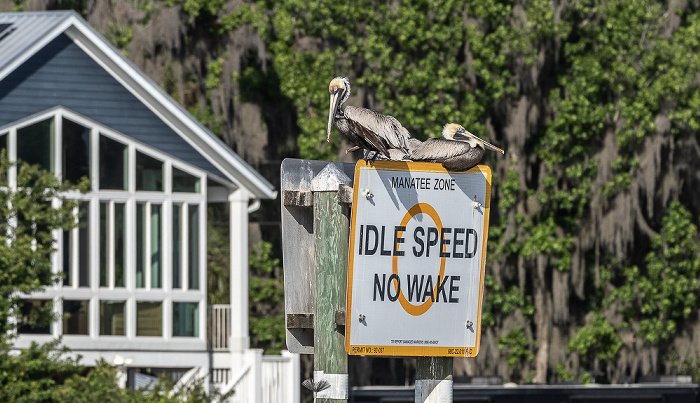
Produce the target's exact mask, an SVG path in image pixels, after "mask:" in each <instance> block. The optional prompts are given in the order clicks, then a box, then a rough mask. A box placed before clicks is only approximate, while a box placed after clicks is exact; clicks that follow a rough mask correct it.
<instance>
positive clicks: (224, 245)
mask: <svg viewBox="0 0 700 403" xmlns="http://www.w3.org/2000/svg"><path fill="white" fill-rule="evenodd" d="M208 207H209V211H208V212H207V283H208V284H207V298H208V303H209V304H230V303H231V296H230V294H229V290H230V287H231V285H230V284H229V281H230V278H231V263H230V258H231V244H230V241H229V236H228V230H229V225H228V221H227V220H226V217H220V214H219V213H220V211H219V209H218V208H217V207H218V206H216V207H215V205H211V204H210V205H209V206H208Z"/></svg>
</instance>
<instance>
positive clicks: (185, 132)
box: [0, 11, 277, 198]
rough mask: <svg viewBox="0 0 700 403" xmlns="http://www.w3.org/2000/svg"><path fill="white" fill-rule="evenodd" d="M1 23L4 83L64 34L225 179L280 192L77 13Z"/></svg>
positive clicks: (261, 192)
mask: <svg viewBox="0 0 700 403" xmlns="http://www.w3.org/2000/svg"><path fill="white" fill-rule="evenodd" d="M0 24H11V25H10V26H9V27H7V28H5V30H3V31H2V32H0V55H2V57H1V58H0V81H2V80H3V79H5V78H6V77H7V76H8V75H9V74H11V73H12V72H13V71H15V70H16V69H17V68H18V67H20V66H21V65H22V64H23V63H24V62H26V61H27V60H28V59H29V58H31V57H32V56H33V55H35V54H36V53H37V52H39V51H40V50H41V49H43V48H44V47H45V46H47V45H48V44H49V43H50V42H51V41H53V40H54V39H56V38H57V37H59V36H60V35H62V34H65V35H66V36H68V37H69V38H70V39H71V40H72V41H73V42H74V43H76V44H77V45H78V46H79V47H80V48H81V49H82V50H83V51H84V52H85V53H86V54H88V55H89V56H90V57H91V58H92V59H94V60H95V61H96V62H97V63H98V64H99V65H100V66H101V67H102V68H103V69H104V70H105V71H107V72H108V73H109V74H110V75H111V76H112V77H114V78H115V79H116V80H117V81H119V82H120V83H121V84H122V85H123V86H124V87H125V88H126V89H127V90H128V91H129V92H131V93H132V94H133V95H134V96H135V97H136V98H137V99H138V100H140V101H141V102H142V103H143V104H144V105H145V106H146V107H148V108H149V109H150V110H151V111H152V112H153V113H154V114H156V115H157V116H158V117H159V118H160V119H162V120H163V121H164V122H165V123H166V124H167V125H168V126H170V128H171V129H172V130H173V131H174V132H175V133H177V134H178V135H179V136H181V137H182V138H183V139H184V140H185V141H187V142H188V143H189V144H190V145H191V146H192V147H193V148H194V149H196V150H197V151H198V152H199V153H201V154H202V155H204V156H205V158H207V160H209V162H210V163H211V164H212V165H213V166H214V167H216V168H217V170H218V171H219V172H220V173H222V174H224V175H225V176H226V178H223V179H226V180H228V181H230V182H231V183H232V184H234V185H236V186H242V187H244V188H245V189H247V190H248V191H249V192H250V193H251V195H252V197H254V198H275V197H276V196H277V191H276V190H275V189H274V187H273V186H272V185H271V184H270V183H269V182H268V181H267V180H266V179H265V178H263V177H262V176H261V175H260V174H259V173H258V172H257V171H255V170H254V169H253V168H252V167H251V166H250V165H248V164H247V163H246V162H245V161H244V160H243V159H242V158H241V157H240V156H238V155H237V154H236V153H235V152H233V150H231V149H230V148H229V147H228V146H227V145H226V144H225V143H224V142H223V141H221V140H220V139H219V138H217V137H216V136H215V135H214V134H213V133H211V132H210V131H209V130H208V129H207V128H206V127H204V125H202V124H201V123H200V122H199V121H197V119H195V118H194V117H192V116H191V115H190V114H189V113H188V112H187V111H186V110H185V109H184V108H183V107H182V106H180V105H179V104H178V103H177V102H175V101H174V100H173V99H172V98H171V97H170V96H169V95H168V94H166V93H165V92H164V91H163V90H162V89H161V88H160V87H159V86H158V85H157V84H155V83H154V82H153V81H152V80H151V79H150V78H149V77H147V76H146V75H145V74H144V73H143V72H142V71H141V70H140V69H138V68H137V67H136V66H134V65H133V64H132V63H131V62H130V61H129V60H127V59H126V58H125V57H124V56H123V55H122V54H121V52H119V51H118V50H117V49H115V48H114V47H113V46H112V45H111V44H110V43H109V42H107V41H106V40H105V39H104V38H103V37H102V36H101V35H100V34H99V33H98V32H97V31H95V30H94V29H93V28H92V27H91V26H90V25H89V24H88V23H87V22H86V21H85V20H83V19H82V18H81V17H80V16H79V15H78V14H77V13H75V12H74V11H47V12H30V13H0ZM126 134H128V133H126ZM215 174H218V172H216V173H215ZM216 176H217V177H220V176H219V175H216Z"/></svg>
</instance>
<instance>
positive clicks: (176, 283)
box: [172, 204, 182, 288]
mask: <svg viewBox="0 0 700 403" xmlns="http://www.w3.org/2000/svg"><path fill="white" fill-rule="evenodd" d="M181 222H182V206H181V205H179V204H173V229H172V231H173V263H172V268H173V277H172V279H173V288H182V280H181V276H182V223H181Z"/></svg>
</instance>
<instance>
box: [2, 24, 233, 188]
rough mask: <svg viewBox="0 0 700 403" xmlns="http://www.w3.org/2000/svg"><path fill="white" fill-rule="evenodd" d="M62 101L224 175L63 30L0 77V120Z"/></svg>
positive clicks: (22, 114)
mask: <svg viewBox="0 0 700 403" xmlns="http://www.w3.org/2000/svg"><path fill="white" fill-rule="evenodd" d="M59 105H60V106H63V107H65V108H67V109H70V110H72V111H74V112H76V113H79V114H81V115H83V116H85V117H87V118H89V119H92V120H94V121H96V122H98V123H100V124H102V125H104V126H107V127H109V128H111V129H114V130H116V131H118V132H121V133H123V134H126V135H128V136H131V137H132V138H134V139H135V140H137V141H139V142H142V143H144V144H148V145H150V146H152V147H155V148H157V149H159V150H161V151H163V152H165V153H167V154H170V155H172V156H173V157H175V158H178V159H181V160H183V161H185V162H187V163H190V164H192V165H194V166H196V167H198V168H201V169H203V170H205V171H207V172H209V173H213V174H215V175H217V176H220V177H226V176H225V175H223V174H222V173H221V172H220V171H219V170H218V169H216V167H214V166H213V165H212V164H211V163H210V162H209V161H208V160H207V159H206V158H205V157H204V156H203V155H201V154H200V153H199V152H198V151H197V150H195V149H194V148H192V147H191V146H190V145H189V144H188V143H187V142H186V141H185V140H184V139H183V138H182V137H180V136H179V135H178V134H177V133H175V132H174V131H172V130H171V129H170V128H169V127H168V126H167V125H166V124H165V122H163V121H162V120H161V119H160V118H158V116H156V115H155V114H154V113H153V112H152V111H150V110H149V109H148V108H147V107H146V106H145V105H143V104H142V103H141V102H140V101H139V100H138V99H137V98H136V97H135V96H134V95H133V94H131V93H130V92H129V91H128V90H127V89H126V88H124V87H123V86H122V85H121V84H120V83H119V82H118V81H117V80H115V79H114V78H113V77H111V76H110V75H109V74H108V73H107V72H106V71H105V70H103V69H102V67H101V66H100V65H99V64H97V63H96V62H95V61H94V60H92V58H90V56H88V55H87V54H86V53H85V52H83V50H82V49H80V47H78V45H76V44H75V43H73V41H72V40H71V39H70V38H69V37H68V36H66V35H65V34H62V35H59V36H58V37H57V38H56V39H54V40H53V41H51V42H50V43H49V44H48V45H47V46H46V47H44V48H43V49H42V50H40V51H39V52H37V53H36V54H35V55H34V56H32V57H31V58H29V59H28V60H27V61H26V62H25V63H24V64H22V66H20V67H19V68H17V69H16V70H15V71H13V72H12V73H11V74H10V75H8V76H7V77H6V78H5V79H4V80H2V81H0V126H3V125H6V124H8V123H11V122H14V121H17V120H21V119H23V118H25V117H27V116H29V115H32V114H35V113H38V112H41V111H44V110H47V109H49V108H52V107H55V106H59Z"/></svg>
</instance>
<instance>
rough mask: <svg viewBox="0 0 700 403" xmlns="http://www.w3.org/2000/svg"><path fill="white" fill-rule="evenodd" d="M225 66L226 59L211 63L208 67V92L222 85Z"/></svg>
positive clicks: (221, 58) (220, 58)
mask: <svg viewBox="0 0 700 403" xmlns="http://www.w3.org/2000/svg"><path fill="white" fill-rule="evenodd" d="M223 66H224V58H223V57H219V58H218V59H216V60H214V61H212V62H210V63H209V66H207V84H206V86H207V90H213V89H214V88H216V87H218V86H219V84H221V78H222V77H221V75H222V70H223Z"/></svg>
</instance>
